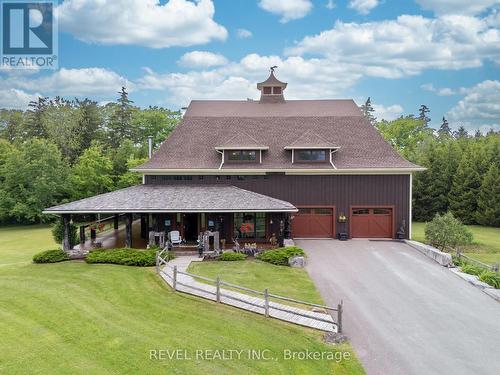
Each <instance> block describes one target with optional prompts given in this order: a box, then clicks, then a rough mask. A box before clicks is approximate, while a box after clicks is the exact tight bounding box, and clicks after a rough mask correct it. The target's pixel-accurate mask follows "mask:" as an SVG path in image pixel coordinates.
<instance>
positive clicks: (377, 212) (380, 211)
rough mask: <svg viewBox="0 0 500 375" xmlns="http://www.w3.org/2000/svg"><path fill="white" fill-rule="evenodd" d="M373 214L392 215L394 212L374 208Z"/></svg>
mask: <svg viewBox="0 0 500 375" xmlns="http://www.w3.org/2000/svg"><path fill="white" fill-rule="evenodd" d="M373 214H375V215H391V214H392V210H390V209H387V208H374V209H373Z"/></svg>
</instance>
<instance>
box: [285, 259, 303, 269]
mask: <svg viewBox="0 0 500 375" xmlns="http://www.w3.org/2000/svg"><path fill="white" fill-rule="evenodd" d="M288 265H289V266H290V267H295V268H304V267H305V266H306V258H304V257H303V256H294V257H291V258H290V259H288Z"/></svg>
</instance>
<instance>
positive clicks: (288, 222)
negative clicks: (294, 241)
mask: <svg viewBox="0 0 500 375" xmlns="http://www.w3.org/2000/svg"><path fill="white" fill-rule="evenodd" d="M291 224H292V223H291V218H290V213H288V212H287V213H286V214H285V228H284V233H283V234H284V236H285V239H287V240H289V239H290V238H292V225H291Z"/></svg>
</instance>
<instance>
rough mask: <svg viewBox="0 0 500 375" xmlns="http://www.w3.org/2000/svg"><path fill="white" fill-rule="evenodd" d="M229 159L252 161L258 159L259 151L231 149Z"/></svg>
mask: <svg viewBox="0 0 500 375" xmlns="http://www.w3.org/2000/svg"><path fill="white" fill-rule="evenodd" d="M228 159H229V160H232V161H252V160H256V159H257V152H256V151H248V150H234V151H229V154H228Z"/></svg>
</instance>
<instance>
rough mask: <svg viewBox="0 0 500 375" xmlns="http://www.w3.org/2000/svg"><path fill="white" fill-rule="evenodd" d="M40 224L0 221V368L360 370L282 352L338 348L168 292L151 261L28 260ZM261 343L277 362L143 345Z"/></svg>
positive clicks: (49, 244) (42, 231) (45, 244)
mask: <svg viewBox="0 0 500 375" xmlns="http://www.w3.org/2000/svg"><path fill="white" fill-rule="evenodd" d="M53 247H54V243H53V241H52V239H51V237H50V232H49V230H48V228H47V227H42V226H33V227H4V228H0V283H1V287H2V293H0V332H1V340H0V373H2V374H27V373H36V374H75V373H79V374H167V373H168V374H205V375H206V374H234V373H240V374H269V373H273V374H274V373H275V374H329V373H335V374H363V373H364V372H363V369H362V368H361V366H360V364H359V362H358V361H357V360H356V359H351V360H344V361H342V362H340V363H339V364H337V363H335V362H334V361H327V360H318V361H314V360H306V361H300V360H288V361H286V360H283V359H282V358H283V350H284V349H291V350H305V349H308V350H310V351H340V350H350V347H349V346H347V345H343V346H331V345H328V344H325V343H323V342H322V334H321V333H319V332H316V331H313V330H308V329H305V328H301V327H298V326H294V325H290V324H287V323H284V322H280V321H276V320H269V319H265V318H264V317H262V316H259V315H255V314H252V313H249V312H244V311H241V310H237V309H234V308H230V307H227V306H223V305H218V304H215V303H212V302H207V301H205V300H200V299H197V298H195V297H191V296H187V295H184V294H180V293H174V292H172V291H171V289H170V288H169V287H168V286H167V285H166V284H165V283H164V282H163V281H161V280H160V279H159V278H158V277H157V275H155V273H154V269H153V268H135V267H125V266H115V265H88V264H86V263H84V262H80V261H73V262H64V263H58V264H47V265H37V264H32V263H31V262H30V259H31V256H32V255H33V254H34V253H36V252H37V251H39V250H41V249H50V248H53ZM155 349H169V350H174V349H186V350H187V353H188V355H190V356H193V357H194V356H195V354H196V352H195V350H197V349H209V350H217V349H219V350H220V349H257V350H259V349H260V350H263V349H267V350H269V351H270V353H272V356H273V357H276V358H277V359H278V360H276V361H274V360H271V361H266V360H249V359H247V358H246V357H245V356H242V359H241V360H237V359H235V360H201V359H199V360H196V359H191V360H181V359H178V360H175V359H172V360H168V359H165V360H150V359H149V353H150V350H155Z"/></svg>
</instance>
